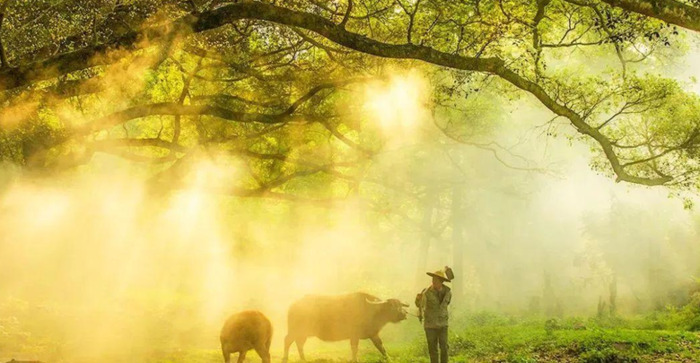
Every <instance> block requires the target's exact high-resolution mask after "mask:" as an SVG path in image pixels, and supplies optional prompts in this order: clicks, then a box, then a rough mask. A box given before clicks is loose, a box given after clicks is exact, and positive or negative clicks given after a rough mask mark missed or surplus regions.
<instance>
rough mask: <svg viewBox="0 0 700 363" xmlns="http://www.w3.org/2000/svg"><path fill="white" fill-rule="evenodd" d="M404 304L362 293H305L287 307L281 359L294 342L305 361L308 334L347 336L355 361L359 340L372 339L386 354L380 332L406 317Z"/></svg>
mask: <svg viewBox="0 0 700 363" xmlns="http://www.w3.org/2000/svg"><path fill="white" fill-rule="evenodd" d="M404 307H408V305H406V304H403V303H401V302H400V301H399V300H396V299H389V300H386V301H382V300H380V299H378V298H377V297H375V296H372V295H369V294H365V293H361V292H356V293H352V294H346V295H338V296H318V295H310V296H306V297H304V298H302V299H301V300H298V301H297V302H295V303H294V304H292V306H290V307H289V312H288V314H287V336H286V337H285V338H284V358H283V359H282V362H287V359H288V356H289V347H290V346H291V345H292V343H293V342H295V343H296V344H297V349H298V350H299V357H300V358H301V359H302V360H305V358H304V343H305V342H306V338H308V337H318V338H319V339H321V340H324V341H339V340H346V339H349V340H350V347H351V349H352V359H353V361H357V344H358V342H359V340H360V339H371V340H372V343H374V346H375V347H377V349H378V350H379V352H381V353H382V355H384V356H385V357H386V351H385V350H384V345H383V344H382V340H381V339H380V338H379V331H380V330H381V329H382V328H383V327H384V325H386V324H387V323H389V322H392V323H398V322H400V321H401V320H405V319H406V310H405V309H404Z"/></svg>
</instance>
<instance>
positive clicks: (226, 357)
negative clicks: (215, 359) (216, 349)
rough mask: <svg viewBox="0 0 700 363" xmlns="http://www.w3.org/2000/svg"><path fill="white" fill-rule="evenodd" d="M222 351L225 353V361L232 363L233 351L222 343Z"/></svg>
mask: <svg viewBox="0 0 700 363" xmlns="http://www.w3.org/2000/svg"><path fill="white" fill-rule="evenodd" d="M221 353H222V354H223V355H224V362H225V363H230V362H231V352H229V351H228V349H226V347H225V346H224V345H223V344H222V345H221Z"/></svg>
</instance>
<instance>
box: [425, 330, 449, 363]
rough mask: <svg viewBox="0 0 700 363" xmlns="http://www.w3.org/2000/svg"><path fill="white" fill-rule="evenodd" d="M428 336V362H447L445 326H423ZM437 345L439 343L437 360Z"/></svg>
mask: <svg viewBox="0 0 700 363" xmlns="http://www.w3.org/2000/svg"><path fill="white" fill-rule="evenodd" d="M425 336H426V338H428V352H429V353H430V363H447V327H446V326H445V327H442V328H425ZM438 345H440V360H438Z"/></svg>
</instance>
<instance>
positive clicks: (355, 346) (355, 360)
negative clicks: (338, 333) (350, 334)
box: [350, 338, 360, 362]
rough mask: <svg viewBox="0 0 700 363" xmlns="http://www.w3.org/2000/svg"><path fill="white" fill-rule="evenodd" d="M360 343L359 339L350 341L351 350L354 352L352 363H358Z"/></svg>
mask: <svg viewBox="0 0 700 363" xmlns="http://www.w3.org/2000/svg"><path fill="white" fill-rule="evenodd" d="M359 342H360V340H359V339H357V338H352V339H350V350H352V361H353V362H357V344H358V343H359Z"/></svg>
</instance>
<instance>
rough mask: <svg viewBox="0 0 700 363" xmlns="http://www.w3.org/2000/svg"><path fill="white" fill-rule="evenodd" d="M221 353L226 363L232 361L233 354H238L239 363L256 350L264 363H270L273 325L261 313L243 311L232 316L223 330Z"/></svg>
mask: <svg viewBox="0 0 700 363" xmlns="http://www.w3.org/2000/svg"><path fill="white" fill-rule="evenodd" d="M220 339H221V352H222V353H223V354H224V361H225V362H226V363H229V362H230V361H231V353H236V352H238V363H241V362H243V361H244V360H245V355H246V353H247V352H248V351H249V350H251V349H255V352H257V353H258V355H259V356H260V358H261V359H262V361H263V363H270V342H271V341H272V324H270V320H268V319H267V317H265V315H263V313H261V312H259V311H252V310H249V311H243V312H240V313H238V314H234V315H231V317H230V318H228V320H226V323H225V324H224V327H223V328H222V329H221V336H220Z"/></svg>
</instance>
